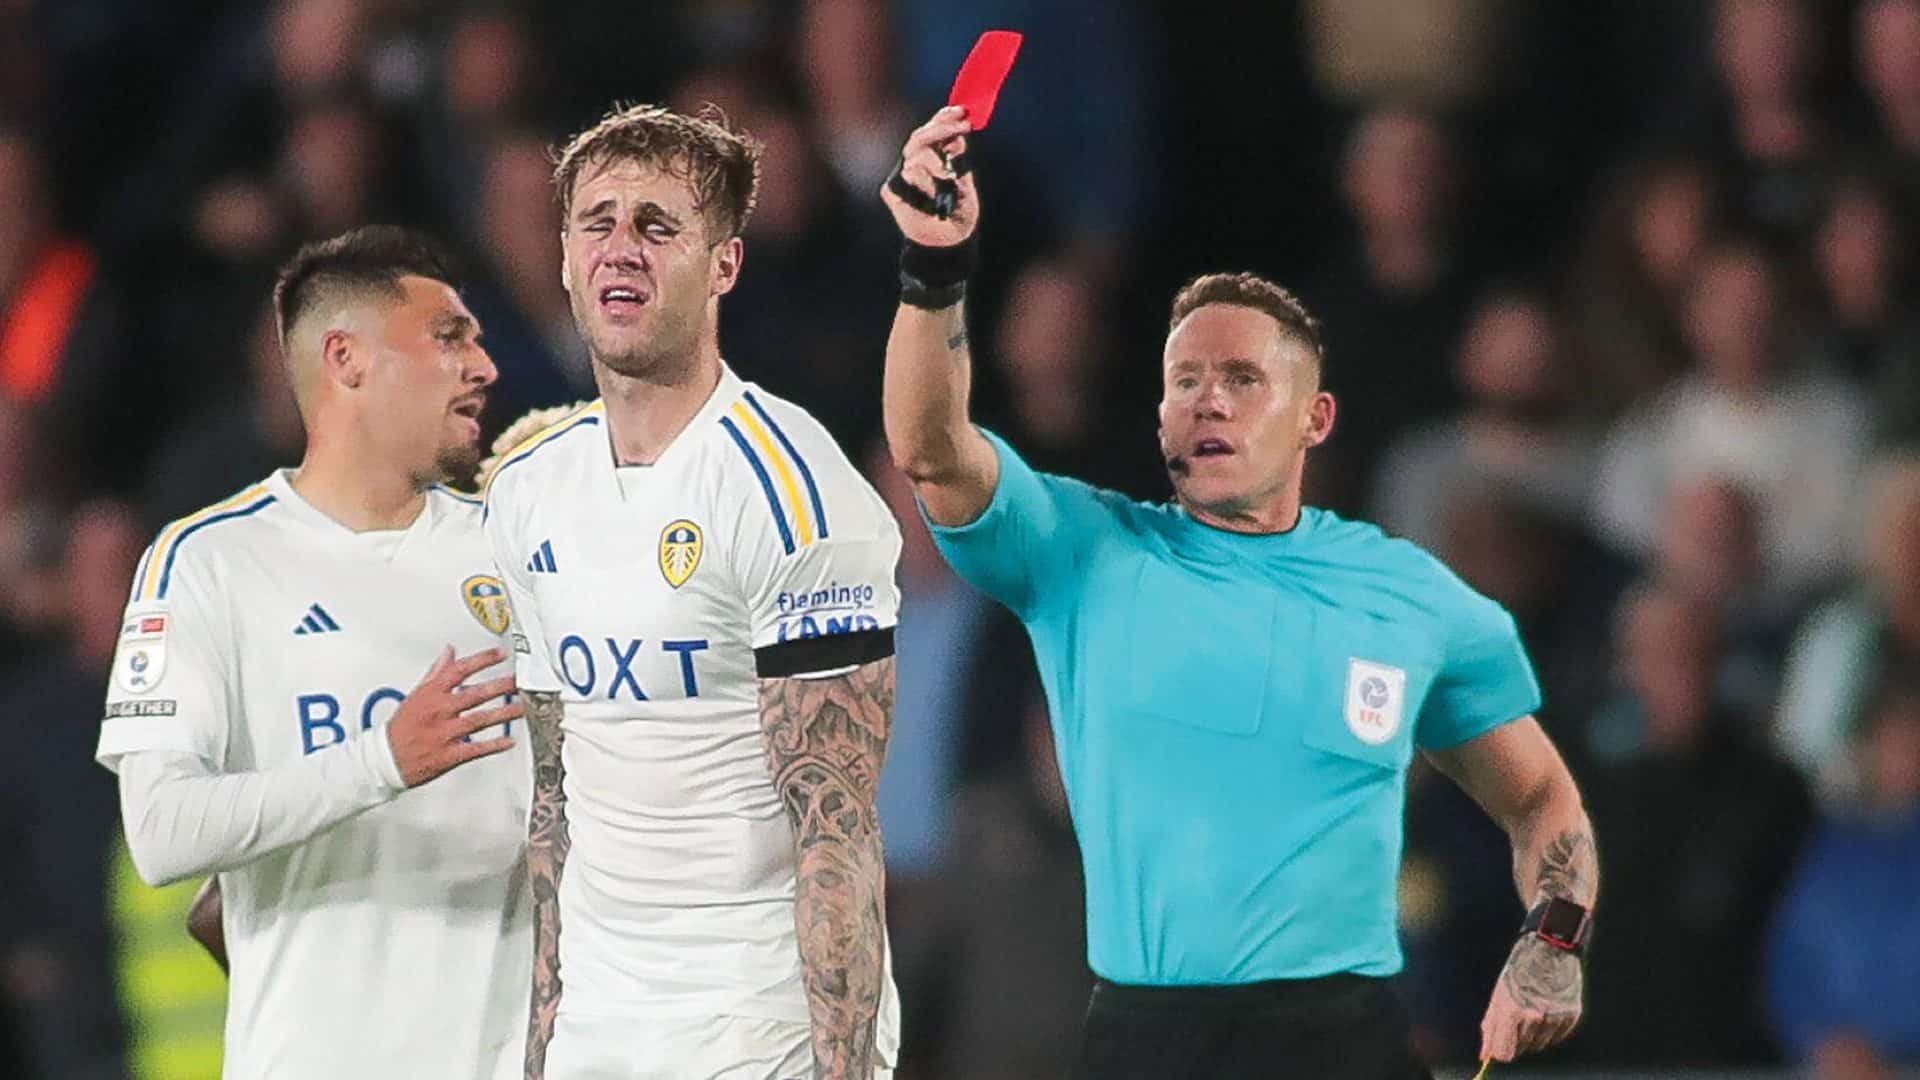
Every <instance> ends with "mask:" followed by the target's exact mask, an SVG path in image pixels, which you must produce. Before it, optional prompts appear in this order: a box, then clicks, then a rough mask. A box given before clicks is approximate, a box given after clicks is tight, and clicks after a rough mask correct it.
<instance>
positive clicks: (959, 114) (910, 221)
mask: <svg viewBox="0 0 1920 1080" xmlns="http://www.w3.org/2000/svg"><path fill="white" fill-rule="evenodd" d="M972 130H973V124H972V122H971V121H969V120H968V119H967V110H965V109H963V108H961V107H960V106H958V105H949V106H947V107H946V108H944V109H941V110H940V111H939V112H937V113H934V114H933V118H932V119H931V120H928V121H927V122H926V123H924V124H922V125H920V126H919V127H918V128H916V129H914V132H913V134H911V135H909V136H907V145H906V146H905V147H904V148H902V149H901V151H900V171H899V176H900V178H901V179H903V180H905V181H906V182H907V184H908V185H909V186H911V187H912V188H913V189H914V191H915V192H918V193H919V195H920V196H922V198H921V199H917V200H913V201H915V202H920V203H922V204H923V206H924V207H930V206H931V204H932V202H933V200H934V198H935V197H936V196H937V195H938V193H939V189H940V182H943V181H944V182H948V183H951V184H953V185H954V187H955V188H956V189H957V190H956V192H955V196H954V201H953V210H952V212H951V213H949V214H948V215H947V216H946V217H944V218H943V217H940V216H939V215H938V214H936V213H934V212H933V211H932V210H931V209H930V208H922V207H916V206H914V205H912V204H911V203H910V202H909V199H911V198H912V195H913V192H909V193H908V197H907V198H902V197H901V195H900V193H899V192H897V191H895V190H894V189H893V183H894V180H893V177H888V178H887V183H885V184H883V185H881V187H880V201H882V202H884V203H886V204H887V209H888V210H890V211H892V213H893V221H894V224H896V225H898V226H900V232H901V234H902V235H904V236H905V237H906V238H907V239H909V240H911V241H913V242H914V243H916V244H922V245H925V246H926V247H952V246H954V245H955V244H959V243H963V242H965V241H966V239H967V237H969V236H972V235H973V228H974V226H975V225H977V224H979V222H980V193H979V192H978V191H977V190H975V188H974V186H973V173H972V172H971V171H970V170H968V169H967V168H966V167H965V166H964V164H962V156H963V155H964V154H966V152H967V133H968V132H970V131H972Z"/></svg>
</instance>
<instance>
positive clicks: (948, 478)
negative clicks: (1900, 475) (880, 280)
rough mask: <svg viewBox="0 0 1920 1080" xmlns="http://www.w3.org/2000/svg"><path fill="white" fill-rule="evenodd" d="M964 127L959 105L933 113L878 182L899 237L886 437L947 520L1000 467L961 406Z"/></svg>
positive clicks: (967, 511) (950, 522)
mask: <svg viewBox="0 0 1920 1080" xmlns="http://www.w3.org/2000/svg"><path fill="white" fill-rule="evenodd" d="M971 130H972V125H971V124H970V123H968V121H967V118H966V111H965V110H964V109H960V108H957V107H952V106H949V107H948V108H944V109H941V110H940V111H939V112H937V113H935V114H934V115H933V118H932V119H931V120H928V121H927V122H926V123H925V124H923V125H922V126H921V127H920V128H918V129H917V130H915V131H914V133H913V134H912V135H910V136H909V137H908V138H907V144H906V147H905V148H904V149H903V150H902V151H901V157H900V167H899V168H898V169H897V170H895V172H894V174H893V176H892V177H890V178H889V179H888V181H887V183H886V185H885V186H884V187H883V188H882V189H881V192H880V197H881V198H882V199H883V200H884V201H885V202H886V204H887V209H888V210H890V211H892V212H893V220H894V222H895V223H896V224H898V225H899V226H900V232H901V235H902V236H903V237H905V241H906V243H905V246H904V248H903V250H902V252H901V257H900V309H899V311H898V312H896V313H895V314H894V318H893V333H892V334H891V335H889V336H888V338H887V363H886V381H885V387H884V390H883V394H882V405H883V411H884V413H885V417H886V429H887V443H888V445H889V447H890V448H891V450H892V453H893V461H894V464H896V465H898V466H899V467H900V468H901V470H902V471H904V472H905V473H906V474H907V475H908V476H909V477H911V478H912V480H913V484H914V490H915V491H916V492H917V493H918V495H919V496H920V502H921V505H923V506H925V507H926V511H927V515H928V516H929V517H931V518H932V519H933V521H934V523H935V524H937V525H946V526H954V525H964V524H967V523H969V522H971V521H973V520H975V519H976V518H978V517H979V516H980V515H981V514H982V513H983V512H985V511H986V509H987V506H988V505H989V504H990V503H991V502H992V501H993V490H994V485H995V484H996V483H998V482H999V477H1000V461H999V458H998V456H997V455H996V454H995V453H994V450H993V447H992V445H991V444H989V443H988V442H987V440H986V438H985V437H984V436H983V435H981V434H980V432H979V431H978V430H976V429H975V428H974V426H973V422H972V421H971V420H970V419H969V418H968V416H967V397H968V394H969V392H970V390H971V387H972V383H973V359H972V357H971V355H970V354H969V352H968V350H967V322H966V307H965V304H964V302H963V301H964V300H965V297H966V283H967V275H968V274H969V273H970V272H971V271H972V270H973V264H974V259H975V247H974V227H975V226H976V225H977V224H978V223H979V220H980V199H979V193H978V192H977V191H976V190H975V188H974V183H973V177H972V176H971V175H970V174H969V172H968V170H967V166H966V158H965V154H966V141H967V140H966V136H967V133H968V132H969V131H971ZM943 211H944V212H943Z"/></svg>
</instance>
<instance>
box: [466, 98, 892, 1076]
mask: <svg viewBox="0 0 1920 1080" xmlns="http://www.w3.org/2000/svg"><path fill="white" fill-rule="evenodd" d="M757 153H758V148H757V147H756V146H755V145H754V144H753V143H752V142H751V141H749V140H747V139H746V138H744V137H742V136H740V135H737V134H735V133H734V132H732V131H730V130H728V129H727V128H726V127H724V126H723V125H722V124H720V123H717V122H713V121H710V120H705V119H694V118H689V117H685V116H680V115H677V114H674V113H671V112H668V111H666V110H663V109H656V108H649V107H639V108H634V109H628V110H625V111H620V112H616V113H615V114H613V115H611V116H609V117H608V118H607V119H606V120H604V121H603V122H601V123H600V124H599V125H597V126H595V127H593V128H591V129H589V130H588V131H586V132H584V133H583V134H581V135H580V136H579V137H577V138H576V139H574V140H573V142H572V143H571V144H570V145H569V146H568V147H567V149H566V150H565V152H564V153H563V155H562V158H561V161H560V165H559V168H558V170H557V176H556V181H557V184H558V187H559V192H560V198H561V203H562V208H563V211H564V218H563V231H562V234H561V241H562V247H563V274H564V280H565V282H566V285H567V289H568V292H569V294H570V297H571V301H572V306H573V313H574V320H575V323H576V325H577V326H578V327H579V329H580V331H581V334H582V336H583V337H585V339H586V341H587V345H588V348H589V351H590V353H591V354H592V356H593V360H594V377H595V381H596V382H597V384H598V386H599V389H600V392H601V397H600V399H599V400H597V401H595V402H593V403H592V404H590V405H587V406H585V407H583V408H581V409H579V410H577V411H575V412H573V413H572V414H570V415H569V416H567V417H566V418H565V419H562V420H561V421H559V422H558V423H556V424H553V425H552V426H550V427H548V428H546V429H545V430H544V431H542V432H540V433H539V434H537V435H535V436H534V437H532V438H531V439H528V440H527V441H526V442H525V443H523V444H522V445H520V446H519V447H518V448H517V449H515V450H513V451H512V452H510V453H508V454H507V455H506V456H505V457H504V458H503V459H502V460H501V461H500V463H499V465H498V466H497V467H496V468H495V469H494V470H493V472H492V475H491V478H490V481H489V483H488V486H487V494H486V513H487V533H488V536H489V538H490V539H491V540H492V542H493V550H494V560H495V563H496V564H497V565H498V566H499V567H500V568H501V574H502V576H503V577H504V578H505V579H506V583H507V590H508V592H509V594H510V595H511V597H512V601H513V610H514V614H515V617H516V620H517V626H516V630H517V632H518V636H517V637H516V638H515V639H514V647H515V649H516V650H518V651H519V656H518V673H519V680H520V687H521V691H522V693H523V695H524V697H525V700H526V703H527V721H528V730H529V734H530V737H531V739H532V743H533V753H534V778H535V779H534V801H533V811H532V815H531V826H530V831H529V847H528V858H529V865H530V868H531V876H532V880H533V889H534V913H535V924H536V931H535V958H534V979H533V1002H532V1005H533V1007H532V1016H531V1020H530V1027H529V1031H528V1039H527V1071H526V1075H527V1076H528V1077H539V1076H542V1075H544V1076H545V1077H546V1080H575V1078H583V1077H594V1078H623V1080H639V1078H660V1080H704V1078H708V1077H722V1076H724V1077H729V1078H737V1080H793V1078H800V1077H835V1078H846V1080H854V1078H858V1080H866V1078H867V1077H870V1076H886V1075H889V1074H890V1070H891V1067H892V1064H893V1055H894V1051H895V1048H896V1047H897V1045H898V1030H899V1018H898V1005H897V1003H896V998H895V995H894V991H893V983H892V979H891V977H890V975H889V973H888V968H887V958H886V956H887V953H886V950H887V943H886V931H885V922H884V919H883V913H882V905H881V889H882V880H881V853H880V833H879V825H878V821H877V816H876V812H875V809H874V795H875V788H876V785H877V782H878V779H879V775H880V766H881V761H882V759H883V757H884V756H885V751H886V742H887V736H888V731H889V727H890V725H891V723H892V717H893V694H894V672H893V655H892V654H893V641H892V630H893V625H894V619H895V611H896V608H897V606H898V602H899V596H898V592H897V590H896V588H895V585H894V567H895V563H896V561H897V559H898V557H899V551H900V536H899V531H898V529H897V527H896V526H895V524H894V522H893V519H892V517H891V516H890V515H889V513H888V511H887V509H886V506H885V504H884V503H882V502H881V500H880V498H879V496H878V495H877V494H875V493H874V491H873V490H872V488H870V487H869V486H868V485H867V483H866V481H865V480H864V479H863V478H862V477H861V476H860V475H859V474H858V473H857V472H856V471H855V470H854V468H853V466H852V465H851V464H850V463H849V462H848V461H847V459H846V456H845V455H844V454H842V453H841V451H840V449H839V447H837V446H836V445H835V444H834V442H833V440H832V439H831V438H830V437H829V436H828V435H827V434H826V432H825V431H824V430H823V429H822V428H821V427H820V425H819V424H817V423H815V422H814V420H813V419H812V418H811V417H809V416H808V415H807V414H806V413H805V412H804V411H802V410H801V409H799V408H798V407H796V406H794V405H791V404H789V403H787V402H785V401H781V400H780V399H778V398H776V397H774V396H772V395H770V394H768V393H766V392H764V391H762V390H759V389H757V388H755V387H754V386H752V385H751V384H748V383H745V382H743V381H741V380H740V379H739V378H738V377H737V376H735V375H734V374H733V372H732V371H731V370H729V369H728V368H727V366H726V364H725V363H723V362H722V360H721V357H720V349H719V342H718V336H717V319H718V312H719V303H720V297H721V296H722V295H724V294H725V293H726V292H728V291H729V290H730V289H731V288H732V287H733V284H734V281H735V280H736V278H737V276H738V275H739V273H740V266H741V255H742V246H741V240H740V235H739V234H740V229H741V226H742V225H743V224H744V223H745V220H746V217H747V214H748V212H749V210H750V209H751V207H752V203H753V194H754V183H755V161H756V157H757Z"/></svg>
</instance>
